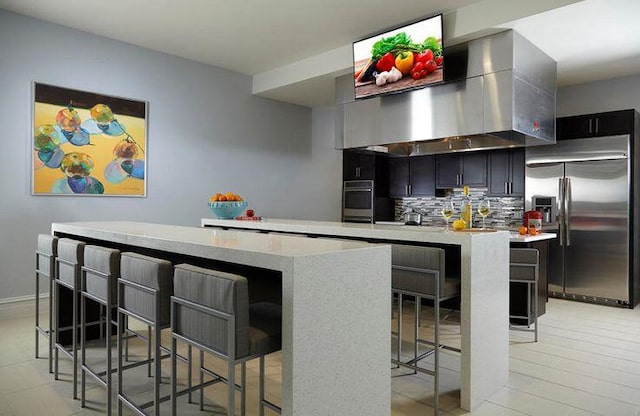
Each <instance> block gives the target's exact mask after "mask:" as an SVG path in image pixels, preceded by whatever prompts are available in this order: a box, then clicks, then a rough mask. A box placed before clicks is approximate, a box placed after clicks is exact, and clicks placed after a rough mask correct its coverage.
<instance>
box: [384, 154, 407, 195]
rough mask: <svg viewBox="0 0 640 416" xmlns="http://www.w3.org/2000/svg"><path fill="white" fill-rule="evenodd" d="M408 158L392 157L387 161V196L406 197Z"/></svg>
mask: <svg viewBox="0 0 640 416" xmlns="http://www.w3.org/2000/svg"><path fill="white" fill-rule="evenodd" d="M408 185H409V158H408V157H393V158H390V159H389V196H390V197H392V198H402V197H405V196H409V195H408Z"/></svg>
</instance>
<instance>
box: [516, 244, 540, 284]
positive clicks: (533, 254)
mask: <svg viewBox="0 0 640 416" xmlns="http://www.w3.org/2000/svg"><path fill="white" fill-rule="evenodd" d="M538 258H539V253H538V250H537V249H535V248H512V249H510V251H509V280H525V281H536V280H538V264H539V263H538V262H539V260H538Z"/></svg>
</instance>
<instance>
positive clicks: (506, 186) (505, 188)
mask: <svg viewBox="0 0 640 416" xmlns="http://www.w3.org/2000/svg"><path fill="white" fill-rule="evenodd" d="M504 193H505V194H508V193H509V182H505V183H504Z"/></svg>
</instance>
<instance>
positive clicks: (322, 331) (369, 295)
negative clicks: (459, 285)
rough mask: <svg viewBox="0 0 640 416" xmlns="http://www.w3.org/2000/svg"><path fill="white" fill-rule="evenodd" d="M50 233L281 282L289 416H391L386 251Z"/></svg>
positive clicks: (153, 229) (280, 240) (332, 243)
mask: <svg viewBox="0 0 640 416" xmlns="http://www.w3.org/2000/svg"><path fill="white" fill-rule="evenodd" d="M51 230H52V232H53V233H55V234H57V235H63V236H69V237H72V238H76V239H80V240H86V239H91V240H92V241H97V244H100V241H105V242H109V244H115V245H123V247H121V249H126V250H127V251H135V252H140V253H145V254H147V253H148V249H153V250H154V252H153V253H155V254H152V255H153V256H156V257H162V256H164V255H165V254H166V255H169V256H173V255H174V254H180V255H182V256H181V257H180V258H181V259H183V260H180V261H185V262H190V261H191V259H194V260H196V261H198V263H196V264H199V262H200V261H202V260H203V259H204V261H205V262H207V264H210V263H208V261H209V260H213V261H223V262H225V263H233V264H239V265H246V266H254V267H258V268H260V269H268V270H274V271H277V272H279V274H280V276H281V281H282V353H281V354H282V401H281V403H282V414H283V415H305V416H323V415H330V414H335V410H336V409H340V411H341V412H343V414H345V415H356V414H366V415H389V404H390V403H391V389H390V380H391V370H390V369H391V366H390V365H389V357H390V356H391V344H390V342H389V336H390V335H389V334H390V332H391V308H390V307H389V306H390V292H389V288H390V287H391V247H390V246H389V245H385V244H367V243H363V242H357V241H340V240H330V239H321V238H301V237H296V236H281V235H274V234H259V233H248V232H244V231H234V230H230V231H226V230H220V229H210V228H209V229H207V228H201V227H183V226H176V225H165V224H149V223H138V222H125V221H121V222H120V221H119V222H74V223H53V224H52V226H51ZM207 267H209V266H207ZM259 276H260V274H259V273H258V274H256V275H255V276H254V277H253V279H259V278H260V277H259ZM354 299H357V300H358V301H357V302H354ZM505 310H506V309H505ZM505 319H506V318H505ZM496 322H500V321H496ZM504 322H506V321H503V322H500V323H504ZM319 323H320V324H319ZM322 323H325V324H322ZM362 340H366V342H367V346H366V354H363V353H362V351H363V350H362V348H361V344H362ZM474 351H475V350H474ZM294 358H295V359H294ZM506 358H508V355H505V360H506ZM319 363H321V365H318V364H319ZM481 370H482V369H481ZM482 373H483V371H479V373H478V374H479V376H480V375H481V374H482ZM463 384H464V383H463ZM496 387H497V386H496ZM463 391H464V390H463Z"/></svg>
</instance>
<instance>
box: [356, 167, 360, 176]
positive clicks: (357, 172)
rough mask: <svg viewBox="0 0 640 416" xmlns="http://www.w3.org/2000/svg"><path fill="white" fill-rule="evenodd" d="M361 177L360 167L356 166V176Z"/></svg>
mask: <svg viewBox="0 0 640 416" xmlns="http://www.w3.org/2000/svg"><path fill="white" fill-rule="evenodd" d="M359 177H360V168H356V178H359Z"/></svg>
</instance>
